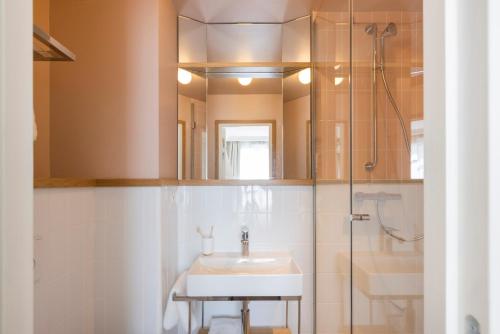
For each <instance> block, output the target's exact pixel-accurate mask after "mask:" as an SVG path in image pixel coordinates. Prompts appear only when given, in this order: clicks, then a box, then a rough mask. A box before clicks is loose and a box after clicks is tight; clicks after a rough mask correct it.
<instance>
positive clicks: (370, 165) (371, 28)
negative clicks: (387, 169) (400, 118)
mask: <svg viewBox="0 0 500 334" xmlns="http://www.w3.org/2000/svg"><path fill="white" fill-rule="evenodd" d="M365 31H366V33H368V34H370V35H371V36H372V71H371V102H370V109H371V114H372V115H371V116H372V119H371V121H372V152H371V161H367V162H366V163H365V169H366V170H367V171H372V170H373V169H374V168H375V166H377V162H378V154H377V153H378V152H377V147H378V145H377V118H378V116H377V24H375V23H372V24H369V25H367V26H366V28H365Z"/></svg>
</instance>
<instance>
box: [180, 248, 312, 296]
mask: <svg viewBox="0 0 500 334" xmlns="http://www.w3.org/2000/svg"><path fill="white" fill-rule="evenodd" d="M186 288H187V295H188V296H197V297H199V296H204V297H205V296H216V297H219V296H236V297H241V296H252V297H259V296H301V295H302V291H303V274H302V271H301V270H300V268H299V266H298V265H297V263H296V262H295V260H294V259H293V258H292V257H291V256H290V255H289V254H287V253H271V252H262V253H259V252H254V253H250V256H249V257H242V256H241V254H240V253H215V254H213V255H211V256H200V257H198V258H197V259H196V261H195V262H194V263H193V264H192V265H191V268H190V269H189V271H188V275H187V287H186Z"/></svg>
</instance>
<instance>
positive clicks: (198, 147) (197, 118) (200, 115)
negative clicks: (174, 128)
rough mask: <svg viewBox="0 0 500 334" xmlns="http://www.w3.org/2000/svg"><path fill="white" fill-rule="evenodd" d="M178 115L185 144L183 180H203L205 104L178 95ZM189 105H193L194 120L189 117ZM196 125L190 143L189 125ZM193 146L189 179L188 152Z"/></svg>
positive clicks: (189, 157)
mask: <svg viewBox="0 0 500 334" xmlns="http://www.w3.org/2000/svg"><path fill="white" fill-rule="evenodd" d="M178 101H179V102H178V103H179V113H178V118H179V120H180V121H183V122H184V124H185V128H184V131H185V143H184V161H183V173H182V175H183V179H191V178H192V179H201V178H203V169H204V168H205V166H203V154H204V153H203V151H204V150H205V148H204V147H203V135H204V134H206V131H207V129H206V112H205V108H206V103H205V102H204V101H200V100H197V99H193V98H190V97H187V96H184V95H179V98H178ZM191 104H194V120H193V119H192V117H191ZM193 121H194V122H195V123H196V130H195V133H194V138H193V139H194V140H193V143H191V132H192V129H191V124H192V122H193ZM191 146H193V150H194V152H193V157H194V170H193V176H192V177H191V172H190V169H191V167H190V166H191V155H190V150H191Z"/></svg>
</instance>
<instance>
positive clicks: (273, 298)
mask: <svg viewBox="0 0 500 334" xmlns="http://www.w3.org/2000/svg"><path fill="white" fill-rule="evenodd" d="M172 300H173V301H175V302H187V303H188V312H189V317H188V333H189V334H192V333H191V331H192V323H191V317H192V302H194V301H198V302H201V303H202V304H201V312H202V313H201V314H202V315H201V323H202V328H203V326H204V317H205V314H204V313H205V310H204V309H205V306H204V302H220V301H228V302H234V301H241V302H246V303H248V302H250V301H284V302H286V328H288V302H289V301H297V333H298V334H300V317H301V301H302V296H200V297H190V296H179V295H177V293H174V294H173V296H172Z"/></svg>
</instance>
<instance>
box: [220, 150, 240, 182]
mask: <svg viewBox="0 0 500 334" xmlns="http://www.w3.org/2000/svg"><path fill="white" fill-rule="evenodd" d="M241 144H242V142H239V141H226V142H224V144H223V148H224V150H223V152H222V161H223V164H222V175H223V178H224V179H239V178H240V145H241Z"/></svg>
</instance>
